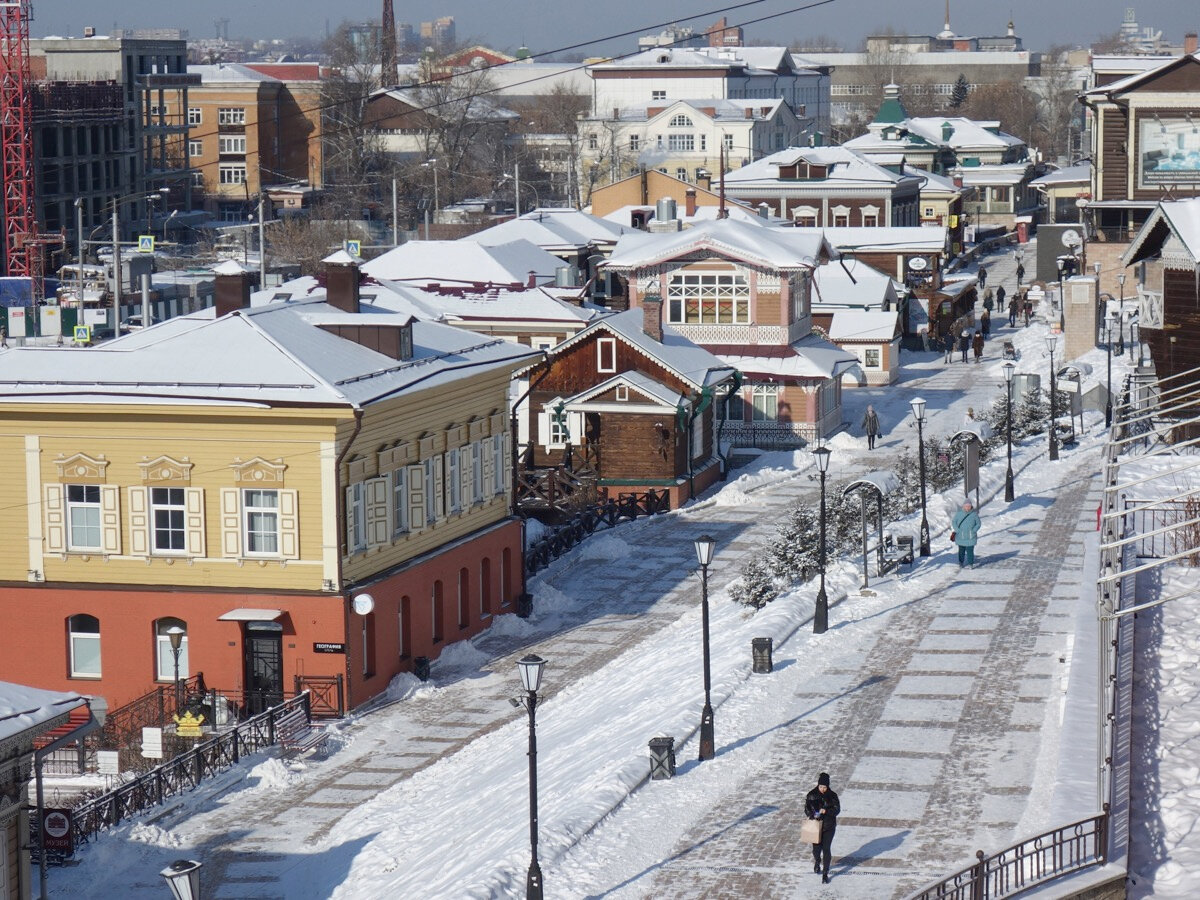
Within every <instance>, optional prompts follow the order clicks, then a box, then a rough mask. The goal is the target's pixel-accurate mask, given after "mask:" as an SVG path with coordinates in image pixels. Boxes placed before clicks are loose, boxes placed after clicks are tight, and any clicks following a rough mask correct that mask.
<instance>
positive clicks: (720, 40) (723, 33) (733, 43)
mask: <svg viewBox="0 0 1200 900" xmlns="http://www.w3.org/2000/svg"><path fill="white" fill-rule="evenodd" d="M745 42H746V36H745V34H743V32H742V29H741V28H739V27H738V26H736V25H734V26H732V27H731V26H729V25H726V23H725V17H724V16H722V17H721V18H719V19H717V21H716V22H714V23H713V24H712V25H711V26H710V27H709V29H708V46H710V47H741V46H744V45H745Z"/></svg>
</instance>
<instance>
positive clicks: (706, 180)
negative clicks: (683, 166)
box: [696, 169, 712, 191]
mask: <svg viewBox="0 0 1200 900" xmlns="http://www.w3.org/2000/svg"><path fill="white" fill-rule="evenodd" d="M696 184H698V185H700V187H702V188H704V190H706V191H711V190H712V172H710V171H708V169H697V170H696Z"/></svg>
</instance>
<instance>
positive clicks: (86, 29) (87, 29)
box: [83, 25, 96, 38]
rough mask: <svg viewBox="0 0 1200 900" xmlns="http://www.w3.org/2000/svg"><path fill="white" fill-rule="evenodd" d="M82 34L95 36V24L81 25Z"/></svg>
mask: <svg viewBox="0 0 1200 900" xmlns="http://www.w3.org/2000/svg"><path fill="white" fill-rule="evenodd" d="M83 36H84V37H85V38H90V37H95V36H96V26H95V25H84V26H83Z"/></svg>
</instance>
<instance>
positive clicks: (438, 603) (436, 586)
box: [429, 578, 442, 644]
mask: <svg viewBox="0 0 1200 900" xmlns="http://www.w3.org/2000/svg"><path fill="white" fill-rule="evenodd" d="M429 602H430V605H431V606H432V609H431V610H430V613H431V615H430V618H431V619H432V620H433V642H434V643H435V644H438V643H441V640H442V580H441V579H440V578H439V579H438V580H437V581H435V582H434V583H433V594H432V596H431V597H430V598H429Z"/></svg>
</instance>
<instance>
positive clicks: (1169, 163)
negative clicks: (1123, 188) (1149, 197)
mask: <svg viewBox="0 0 1200 900" xmlns="http://www.w3.org/2000/svg"><path fill="white" fill-rule="evenodd" d="M1138 183H1139V185H1140V186H1141V187H1155V186H1158V185H1170V184H1200V125H1198V124H1197V123H1194V122H1192V121H1191V120H1190V119H1161V118H1159V117H1158V116H1154V117H1153V118H1151V119H1145V118H1143V119H1142V120H1141V121H1140V123H1139V125H1138Z"/></svg>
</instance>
